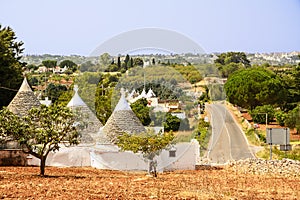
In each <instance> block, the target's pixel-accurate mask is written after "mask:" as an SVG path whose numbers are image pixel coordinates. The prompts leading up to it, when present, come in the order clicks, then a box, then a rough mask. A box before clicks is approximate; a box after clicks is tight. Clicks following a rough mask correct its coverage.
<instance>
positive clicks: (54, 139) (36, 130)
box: [0, 105, 79, 175]
mask: <svg viewBox="0 0 300 200" xmlns="http://www.w3.org/2000/svg"><path fill="white" fill-rule="evenodd" d="M0 122H1V123H0V134H1V135H5V136H10V137H12V138H13V139H14V140H16V141H18V143H19V144H20V145H21V147H22V148H23V150H24V151H25V152H28V153H30V154H31V155H33V156H35V157H37V158H39V159H40V160H41V164H40V170H41V171H40V173H41V175H44V172H45V163H46V158H47V156H48V154H49V153H50V152H51V151H52V152H55V151H58V150H59V148H60V145H61V143H62V142H63V143H64V144H65V145H76V144H78V143H79V140H78V133H77V130H76V128H75V127H74V126H73V124H74V122H75V118H74V115H73V113H72V111H71V110H70V109H69V108H67V107H64V106H59V105H51V106H49V107H47V106H41V107H39V108H32V109H31V110H30V111H29V113H28V116H25V117H22V118H19V117H18V116H16V115H14V114H13V113H11V112H10V111H8V110H7V109H4V110H1V111H0Z"/></svg>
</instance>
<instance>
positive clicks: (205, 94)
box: [198, 86, 210, 103]
mask: <svg viewBox="0 0 300 200" xmlns="http://www.w3.org/2000/svg"><path fill="white" fill-rule="evenodd" d="M204 88H205V92H203V93H202V94H201V96H200V97H199V98H198V101H199V103H203V102H208V101H209V100H210V98H209V95H208V93H209V89H208V87H207V86H205V87H204Z"/></svg>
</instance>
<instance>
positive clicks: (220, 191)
mask: <svg viewBox="0 0 300 200" xmlns="http://www.w3.org/2000/svg"><path fill="white" fill-rule="evenodd" d="M38 173H39V168H37V167H0V199H1V198H2V199H299V197H300V177H289V178H286V177H283V176H274V175H273V176H272V175H249V174H248V175H246V174H242V173H239V172H234V171H232V170H231V169H223V168H213V169H211V168H208V169H207V168H206V169H201V170H192V171H174V172H165V173H162V174H159V176H158V178H153V177H150V176H147V174H146V173H145V172H120V171H109V170H97V169H93V168H55V167H47V168H46V174H47V175H48V176H46V177H40V176H38V175H37V174H38Z"/></svg>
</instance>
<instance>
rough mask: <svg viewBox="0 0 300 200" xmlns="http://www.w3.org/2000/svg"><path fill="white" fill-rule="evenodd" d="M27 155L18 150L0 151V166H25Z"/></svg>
mask: <svg viewBox="0 0 300 200" xmlns="http://www.w3.org/2000/svg"><path fill="white" fill-rule="evenodd" d="M26 165H27V154H26V153H24V152H23V151H22V150H18V149H5V150H0V166H26Z"/></svg>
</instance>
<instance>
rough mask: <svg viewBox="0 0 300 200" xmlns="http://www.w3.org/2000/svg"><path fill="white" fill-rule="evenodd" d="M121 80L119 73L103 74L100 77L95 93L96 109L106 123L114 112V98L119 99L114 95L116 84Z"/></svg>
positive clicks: (98, 115) (101, 119) (99, 116)
mask: <svg viewBox="0 0 300 200" xmlns="http://www.w3.org/2000/svg"><path fill="white" fill-rule="evenodd" d="M118 81H119V74H117V75H111V74H103V75H101V77H100V80H99V83H98V85H97V88H96V93H95V110H96V115H97V117H98V119H99V120H100V121H101V122H102V123H103V124H105V123H106V121H107V120H108V118H109V117H110V115H111V114H112V110H113V106H112V105H113V104H114V103H116V102H112V99H114V100H117V99H118V98H115V96H113V92H114V89H115V86H116V85H117V83H118Z"/></svg>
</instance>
